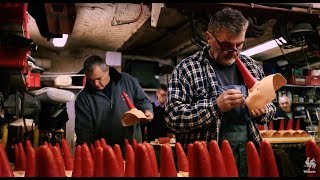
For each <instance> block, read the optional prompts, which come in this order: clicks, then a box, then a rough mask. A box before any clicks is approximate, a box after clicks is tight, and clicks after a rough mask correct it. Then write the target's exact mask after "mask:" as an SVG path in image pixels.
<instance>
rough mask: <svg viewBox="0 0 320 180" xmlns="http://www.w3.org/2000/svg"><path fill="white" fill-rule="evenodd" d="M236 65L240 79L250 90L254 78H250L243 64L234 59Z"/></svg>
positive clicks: (254, 80) (254, 81)
mask: <svg viewBox="0 0 320 180" xmlns="http://www.w3.org/2000/svg"><path fill="white" fill-rule="evenodd" d="M236 63H237V67H238V69H239V71H240V73H241V75H242V78H243V80H244V82H245V83H246V86H247V88H248V89H251V88H252V87H253V85H254V84H255V83H256V81H257V80H256V78H254V77H253V76H252V74H251V73H250V72H249V70H248V69H247V68H246V66H245V65H244V64H243V62H242V61H241V60H240V59H239V58H238V57H236Z"/></svg>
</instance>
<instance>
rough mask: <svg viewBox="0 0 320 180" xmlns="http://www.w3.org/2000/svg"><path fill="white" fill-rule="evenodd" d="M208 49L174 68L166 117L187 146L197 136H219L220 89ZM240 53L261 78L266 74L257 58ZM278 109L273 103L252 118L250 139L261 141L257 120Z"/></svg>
mask: <svg viewBox="0 0 320 180" xmlns="http://www.w3.org/2000/svg"><path fill="white" fill-rule="evenodd" d="M208 50H209V46H206V47H204V48H203V50H202V51H199V52H197V53H195V54H194V55H192V56H189V57H187V58H185V59H183V60H182V61H181V62H180V63H179V64H178V65H177V66H176V67H175V69H174V70H173V72H172V74H171V79H170V82H169V87H168V98H167V106H166V109H165V121H166V123H167V126H168V127H169V128H170V129H171V130H172V131H174V132H175V135H176V138H177V142H179V143H181V145H183V147H184V149H185V150H186V149H187V146H188V144H189V143H193V142H194V141H196V140H200V141H205V142H207V143H208V142H210V141H211V140H218V139H219V137H218V136H219V130H220V125H221V119H222V113H221V112H220V110H218V109H217V106H216V98H217V97H218V96H219V95H220V93H219V92H218V82H217V76H216V74H215V71H214V69H213V67H212V65H211V64H210V61H209V59H208V58H207V57H206V55H205V53H204V52H205V51H208ZM239 57H240V59H241V60H242V61H243V63H244V64H245V66H246V67H247V68H248V70H249V72H250V73H251V74H252V75H253V76H254V77H255V78H256V79H257V80H261V79H262V78H263V77H264V72H263V70H262V68H261V66H260V65H259V64H258V63H257V62H256V61H254V60H253V59H252V58H250V57H247V56H244V55H240V56H239ZM275 110H276V109H275V106H274V105H273V104H272V103H269V104H267V109H266V113H265V114H264V115H262V116H261V117H259V118H255V119H253V118H250V119H249V121H248V129H249V140H251V141H253V142H254V143H255V144H256V145H259V144H260V141H261V136H260V134H259V131H258V128H257V124H264V123H266V122H268V121H269V120H271V119H272V118H273V116H274V113H275Z"/></svg>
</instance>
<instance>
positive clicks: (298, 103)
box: [272, 101, 320, 106]
mask: <svg viewBox="0 0 320 180" xmlns="http://www.w3.org/2000/svg"><path fill="white" fill-rule="evenodd" d="M272 103H275V104H278V103H279V102H278V101H273V102H272ZM291 104H296V105H319V106H320V103H308V102H292V103H291Z"/></svg>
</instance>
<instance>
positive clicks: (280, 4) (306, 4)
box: [259, 3, 320, 9]
mask: <svg viewBox="0 0 320 180" xmlns="http://www.w3.org/2000/svg"><path fill="white" fill-rule="evenodd" d="M259 4H261V5H265V6H271V7H274V6H280V7H289V8H291V7H299V8H306V9H320V7H318V6H314V5H313V4H312V3H259Z"/></svg>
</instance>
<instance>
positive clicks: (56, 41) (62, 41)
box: [52, 34, 68, 47]
mask: <svg viewBox="0 0 320 180" xmlns="http://www.w3.org/2000/svg"><path fill="white" fill-rule="evenodd" d="M67 40H68V34H63V35H62V38H53V40H52V43H53V45H54V46H55V47H63V46H64V45H65V44H66V43H67Z"/></svg>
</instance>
